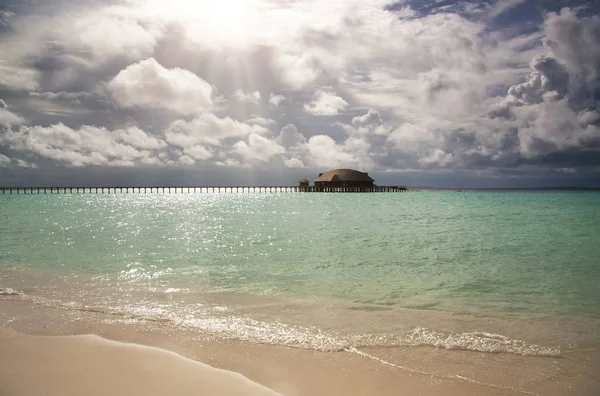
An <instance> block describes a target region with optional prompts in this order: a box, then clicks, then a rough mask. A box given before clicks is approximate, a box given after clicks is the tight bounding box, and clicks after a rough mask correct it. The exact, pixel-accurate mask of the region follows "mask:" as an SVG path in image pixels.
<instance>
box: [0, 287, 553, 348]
mask: <svg viewBox="0 0 600 396" xmlns="http://www.w3.org/2000/svg"><path fill="white" fill-rule="evenodd" d="M0 296H1V297H2V299H10V298H18V299H20V300H28V301H31V302H32V303H34V304H36V305H40V306H46V307H51V308H60V309H67V310H75V311H80V312H89V313H92V314H104V315H110V316H111V318H104V319H103V320H104V321H105V322H121V323H123V322H124V323H131V322H132V321H136V322H147V323H160V324H161V325H170V326H175V327H178V328H186V329H191V330H194V331H198V332H202V333H205V334H207V335H212V336H215V337H219V338H223V339H232V340H240V341H249V342H256V343H262V344H271V345H282V346H287V347H295V348H302V349H311V350H317V351H325V352H341V351H345V352H352V351H354V350H359V349H371V348H402V347H434V348H441V349H448V350H463V351H474V352H484V353H508V354H514V355H521V356H548V357H558V356H561V350H560V348H557V347H548V346H542V345H537V344H533V343H528V342H526V341H522V340H518V339H512V338H509V337H507V336H504V335H501V334H494V333H489V332H484V331H476V332H463V333H444V332H440V331H435V330H431V329H427V328H423V327H418V328H415V329H413V330H412V331H410V332H408V333H406V334H383V335H373V334H354V335H345V334H341V333H337V332H331V331H324V330H322V329H319V328H317V327H308V326H294V325H289V324H286V323H282V322H279V321H276V322H265V321H260V320H256V319H253V318H251V317H248V316H234V315H227V316H225V315H224V314H223V313H224V311H225V310H223V309H213V308H205V309H203V310H202V311H200V310H195V311H193V312H186V310H185V309H180V310H177V311H174V310H173V309H172V307H161V306H149V305H139V304H138V305H136V304H130V305H123V306H118V307H106V306H89V305H85V304H81V303H77V302H63V301H59V300H52V299H47V298H44V297H39V296H29V295H26V294H25V293H21V292H18V291H16V290H13V289H8V288H5V289H0ZM217 308H222V307H217Z"/></svg>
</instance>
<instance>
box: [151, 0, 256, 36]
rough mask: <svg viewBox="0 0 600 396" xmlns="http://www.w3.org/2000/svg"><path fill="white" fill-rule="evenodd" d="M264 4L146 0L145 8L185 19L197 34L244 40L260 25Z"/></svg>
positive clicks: (231, 0) (235, 0) (244, 0)
mask: <svg viewBox="0 0 600 396" xmlns="http://www.w3.org/2000/svg"><path fill="white" fill-rule="evenodd" d="M260 5H261V2H260V0H145V1H144V2H143V6H142V8H143V9H144V11H146V12H147V13H149V14H152V15H153V16H156V17H160V18H162V19H164V20H168V21H176V22H179V23H182V24H183V25H185V26H186V27H187V28H188V31H189V32H190V33H192V34H193V35H208V36H209V37H205V38H206V39H215V40H219V41H226V42H232V43H233V42H238V43H241V42H244V41H245V40H246V38H247V36H248V35H250V34H251V33H252V30H253V28H254V27H256V26H257V24H258V19H259V17H260V14H261V13H260Z"/></svg>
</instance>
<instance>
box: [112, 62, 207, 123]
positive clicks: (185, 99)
mask: <svg viewBox="0 0 600 396" xmlns="http://www.w3.org/2000/svg"><path fill="white" fill-rule="evenodd" d="M106 88H107V90H108V91H109V93H110V94H111V95H112V97H113V98H114V99H115V101H116V102H117V103H118V104H119V105H120V106H122V107H126V108H130V107H149V108H159V109H160V108H162V109H166V110H170V111H173V112H176V113H181V114H199V113H203V112H206V111H209V110H211V109H212V107H213V100H212V95H213V88H212V87H211V85H210V84H208V83H207V82H206V81H204V80H203V79H201V78H200V77H198V76H197V75H195V74H194V73H192V72H190V71H188V70H184V69H181V68H173V69H167V68H165V67H163V66H162V65H161V64H159V63H158V62H157V61H156V60H155V59H154V58H149V59H146V60H143V61H140V62H138V63H135V64H133V65H130V66H128V67H127V68H125V69H123V70H122V71H121V72H119V74H117V75H116V76H115V78H113V79H112V80H111V81H110V82H109V83H108V84H107V85H106Z"/></svg>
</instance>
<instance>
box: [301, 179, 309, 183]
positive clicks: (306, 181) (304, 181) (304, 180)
mask: <svg viewBox="0 0 600 396" xmlns="http://www.w3.org/2000/svg"><path fill="white" fill-rule="evenodd" d="M300 183H310V180H307V179H302V180H300Z"/></svg>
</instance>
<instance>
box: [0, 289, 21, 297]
mask: <svg viewBox="0 0 600 396" xmlns="http://www.w3.org/2000/svg"><path fill="white" fill-rule="evenodd" d="M20 295H21V293H19V292H18V291H16V290H15V289H11V288H10V287H6V288H2V287H0V296H20Z"/></svg>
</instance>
